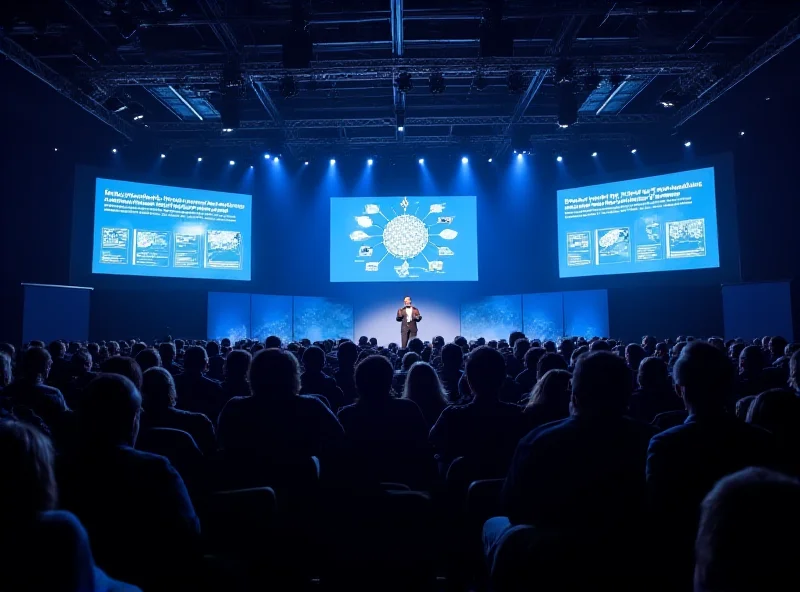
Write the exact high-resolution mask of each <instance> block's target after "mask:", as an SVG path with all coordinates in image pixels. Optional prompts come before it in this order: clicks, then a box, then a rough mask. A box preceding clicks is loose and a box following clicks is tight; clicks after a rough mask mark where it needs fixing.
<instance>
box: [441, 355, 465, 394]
mask: <svg viewBox="0 0 800 592" xmlns="http://www.w3.org/2000/svg"><path fill="white" fill-rule="evenodd" d="M463 364H464V352H463V351H462V349H461V348H460V347H459V346H458V345H456V344H455V343H448V344H447V345H445V346H443V347H442V367H441V368H440V369H439V380H441V381H442V386H443V387H444V390H445V392H446V393H447V400H448V402H449V403H455V402H456V401H458V400H459V399H460V395H459V392H458V385H459V382H460V381H461V377H462V375H463V374H464V371H463V370H462V368H461V367H462V365H463Z"/></svg>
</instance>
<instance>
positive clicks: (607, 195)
mask: <svg viewBox="0 0 800 592" xmlns="http://www.w3.org/2000/svg"><path fill="white" fill-rule="evenodd" d="M714 181H715V179H714V169H713V168H705V169H697V170H691V171H683V172H678V173H670V174H667V175H659V176H655V177H646V178H641V179H631V180H628V181H618V182H616V183H605V184H602V185H592V186H589V187H578V188H575V189H565V190H561V191H559V192H558V200H557V209H558V236H559V246H558V249H559V275H560V276H561V277H582V276H591V275H606V274H619V273H639V272H648V271H673V270H683V269H704V268H713V267H719V245H718V236H717V235H718V232H717V218H716V194H715V184H714Z"/></svg>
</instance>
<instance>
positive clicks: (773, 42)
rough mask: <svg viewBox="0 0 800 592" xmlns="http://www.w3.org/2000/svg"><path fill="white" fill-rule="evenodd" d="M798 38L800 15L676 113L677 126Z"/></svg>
mask: <svg viewBox="0 0 800 592" xmlns="http://www.w3.org/2000/svg"><path fill="white" fill-rule="evenodd" d="M798 39H800V16H798V17H795V18H794V19H793V20H792V21H791V22H790V23H789V24H788V25H786V26H785V27H784V28H782V29H781V30H780V31H778V32H777V33H776V34H775V35H773V36H772V37H771V38H770V39H769V40H768V41H767V42H766V43H764V44H763V45H761V46H760V47H759V48H758V49H756V50H755V51H754V52H753V53H751V54H750V55H749V56H747V57H746V58H745V59H744V60H743V61H742V62H741V63H739V64H738V65H737V66H736V67H735V68H733V69H732V70H731V71H730V72H729V73H728V75H727V76H725V77H723V78H722V79H720V80H718V81H716V82H714V83H713V84H712V85H711V86H710V87H709V88H707V89H706V90H705V91H704V92H703V93H701V94H700V96H699V97H698V98H697V99H695V100H694V101H692V102H691V103H689V104H688V105H686V106H684V107H682V108H681V109H679V110H678V112H677V113H676V114H675V127H680V126H682V125H683V124H684V123H686V122H687V121H689V120H690V119H691V118H692V117H694V116H695V115H697V114H698V113H700V112H701V111H702V110H703V109H705V108H706V107H708V106H709V105H710V104H711V103H713V102H714V101H716V100H717V99H719V98H720V97H721V96H722V95H724V94H725V93H726V92H728V91H729V90H731V89H732V88H733V87H735V86H736V85H737V84H739V83H740V82H742V81H743V80H745V79H746V78H747V77H748V76H750V75H751V74H752V73H753V72H755V71H756V70H758V69H759V68H761V67H762V66H763V65H764V64H766V63H767V62H769V61H770V60H771V59H772V58H774V57H775V56H777V55H778V54H780V53H781V52H782V51H783V50H785V49H786V48H787V47H789V46H790V45H792V44H793V43H794V42H795V41H797V40H798Z"/></svg>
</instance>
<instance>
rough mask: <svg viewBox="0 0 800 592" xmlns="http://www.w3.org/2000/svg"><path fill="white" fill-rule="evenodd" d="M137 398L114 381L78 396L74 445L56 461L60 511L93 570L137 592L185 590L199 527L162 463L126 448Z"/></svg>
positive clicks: (135, 422)
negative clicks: (84, 537) (87, 550)
mask: <svg viewBox="0 0 800 592" xmlns="http://www.w3.org/2000/svg"><path fill="white" fill-rule="evenodd" d="M141 402H142V400H141V397H140V395H139V392H138V391H137V389H136V387H135V386H134V384H133V383H132V382H131V381H130V380H128V379H127V378H125V377H124V376H121V375H114V374H101V375H100V376H98V377H97V378H96V379H95V380H93V381H92V382H91V383H90V384H89V386H88V387H87V388H86V390H85V392H84V397H83V402H82V406H81V409H80V412H79V426H80V432H79V433H80V438H81V440H80V442H79V444H78V445H77V446H76V447H75V449H73V450H71V451H70V452H69V453H67V454H66V455H64V456H63V457H62V458H60V459H59V463H58V472H57V474H58V483H59V487H60V489H61V494H62V506H63V507H64V508H65V509H66V510H69V511H71V512H73V513H74V514H75V515H76V516H77V517H78V518H79V519H80V521H81V523H82V524H83V525H84V526H85V527H86V530H87V531H88V532H89V536H90V539H91V543H92V551H93V552H94V556H95V558H96V559H97V563H98V564H99V566H100V567H101V568H103V569H104V570H106V571H107V572H108V574H109V575H111V576H112V577H117V578H120V579H123V580H126V581H129V582H132V583H134V584H136V585H139V586H141V587H142V588H144V589H145V590H151V589H152V590H159V589H174V587H176V586H177V587H180V588H187V587H189V586H187V584H188V583H189V582H190V581H191V580H188V579H187V578H190V576H191V574H193V573H196V568H197V567H198V566H197V564H196V561H197V560H198V559H200V555H199V547H198V543H199V540H198V539H199V532H200V529H199V522H198V519H197V516H196V515H195V512H194V507H193V506H192V502H191V500H190V499H189V495H188V493H187V491H186V487H185V485H184V483H183V480H182V479H181V477H180V475H178V473H177V472H176V471H175V469H174V468H173V467H172V465H171V464H170V463H169V461H168V460H167V459H166V458H164V457H162V456H157V455H155V454H149V453H147V452H142V451H139V450H134V448H133V447H134V446H135V444H136V438H137V436H138V433H139V419H140V412H141Z"/></svg>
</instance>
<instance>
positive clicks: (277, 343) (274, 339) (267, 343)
mask: <svg viewBox="0 0 800 592" xmlns="http://www.w3.org/2000/svg"><path fill="white" fill-rule="evenodd" d="M264 347H266V348H267V349H269V348H272V347H275V348H278V349H280V347H281V338H280V337H278V336H277V335H270V336H269V337H267V338H266V339H265V340H264Z"/></svg>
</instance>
